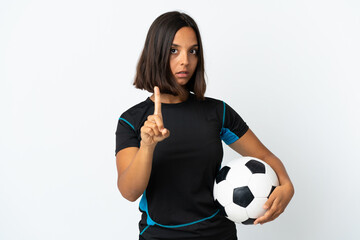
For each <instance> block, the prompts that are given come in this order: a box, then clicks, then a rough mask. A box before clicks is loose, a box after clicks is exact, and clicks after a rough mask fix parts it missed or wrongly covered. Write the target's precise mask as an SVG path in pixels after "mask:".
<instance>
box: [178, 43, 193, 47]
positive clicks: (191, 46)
mask: <svg viewBox="0 0 360 240" xmlns="http://www.w3.org/2000/svg"><path fill="white" fill-rule="evenodd" d="M171 46H175V47H180V45H177V44H175V43H173V44H171ZM191 47H199V44H194V45H192V46H191Z"/></svg>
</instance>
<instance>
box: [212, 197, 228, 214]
mask: <svg viewBox="0 0 360 240" xmlns="http://www.w3.org/2000/svg"><path fill="white" fill-rule="evenodd" d="M215 205H216V206H217V207H218V208H219V210H220V211H219V214H220V215H222V216H225V217H227V214H226V212H225V208H224V207H223V206H222V205H221V204H220V203H219V202H218V200H215Z"/></svg>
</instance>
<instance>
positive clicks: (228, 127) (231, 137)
mask: <svg viewBox="0 0 360 240" xmlns="http://www.w3.org/2000/svg"><path fill="white" fill-rule="evenodd" d="M248 129H249V126H248V125H247V124H246V122H245V121H244V120H243V119H242V118H241V117H240V115H239V114H238V113H237V112H236V111H235V110H234V109H232V108H231V107H230V106H229V105H228V104H226V103H225V102H223V119H222V128H221V132H220V137H221V139H222V140H223V141H224V142H225V143H226V144H227V145H229V144H231V143H233V142H235V141H236V140H238V139H239V138H241V137H242V136H243V135H244V134H245V133H246V132H247V130H248Z"/></svg>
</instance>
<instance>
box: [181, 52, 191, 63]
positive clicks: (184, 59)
mask: <svg viewBox="0 0 360 240" xmlns="http://www.w3.org/2000/svg"><path fill="white" fill-rule="evenodd" d="M180 64H181V65H185V66H186V65H188V64H189V57H188V54H187V52H183V53H182V54H181V55H180Z"/></svg>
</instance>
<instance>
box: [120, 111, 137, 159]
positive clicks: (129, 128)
mask: <svg viewBox="0 0 360 240" xmlns="http://www.w3.org/2000/svg"><path fill="white" fill-rule="evenodd" d="M115 135H116V148H115V156H116V154H117V153H118V152H119V151H120V150H121V149H124V148H127V147H139V146H140V141H139V139H138V136H137V134H136V130H135V128H134V126H133V125H132V124H131V123H130V122H129V121H128V120H126V119H125V118H124V117H122V116H121V117H120V118H119V120H118V125H117V129H116V132H115Z"/></svg>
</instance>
